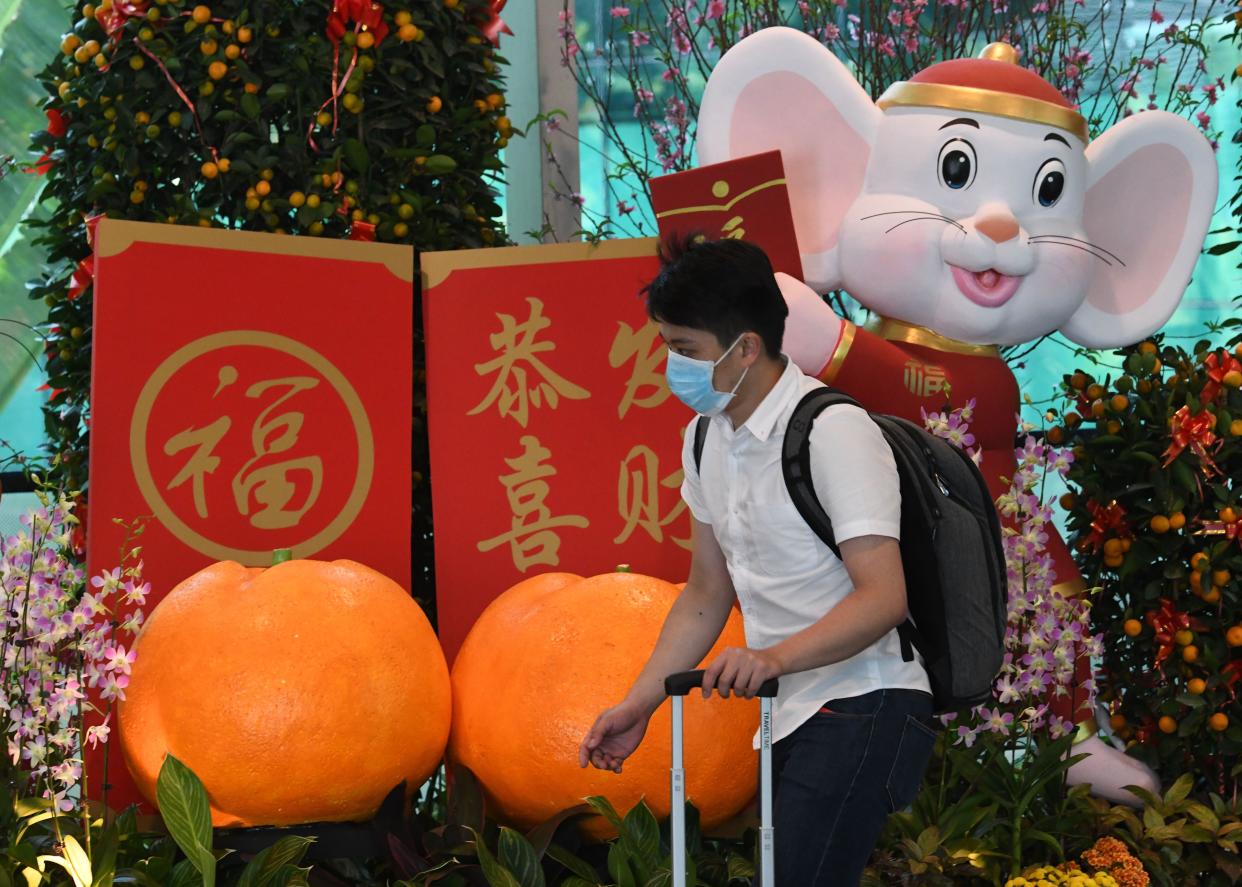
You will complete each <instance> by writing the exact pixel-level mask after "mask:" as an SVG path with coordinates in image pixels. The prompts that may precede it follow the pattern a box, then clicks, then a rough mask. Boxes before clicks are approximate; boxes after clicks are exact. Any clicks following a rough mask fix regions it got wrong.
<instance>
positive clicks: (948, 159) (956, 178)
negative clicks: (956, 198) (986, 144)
mask: <svg viewBox="0 0 1242 887" xmlns="http://www.w3.org/2000/svg"><path fill="white" fill-rule="evenodd" d="M976 166H977V163H976V161H975V149H974V148H973V147H972V146H971V144H970V142H968V141H966V140H965V139H953V140H952V141H950V142H946V143H945V145H944V147H943V148H941V149H940V160H939V162H938V169H937V172H938V173H939V175H940V182H941V184H943V185H945V186H946V187H949V188H952V189H953V190H954V191H960V190H961V189H962V188H969V187H970V184H971V182H973V181H974V180H975V167H976Z"/></svg>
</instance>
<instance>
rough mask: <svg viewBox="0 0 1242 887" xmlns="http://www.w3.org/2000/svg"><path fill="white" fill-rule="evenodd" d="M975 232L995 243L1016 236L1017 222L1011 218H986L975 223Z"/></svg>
mask: <svg viewBox="0 0 1242 887" xmlns="http://www.w3.org/2000/svg"><path fill="white" fill-rule="evenodd" d="M975 230H976V231H978V232H979V233H980V234H982V235H983V236H984V237H986V238H988V239H989V240H992V241H994V242H996V243H1004V242H1005V241H1006V240H1013V239H1014V238H1015V237H1017V236H1018V222H1017V220H1016V219H1015V218H1014V217H1013V216H988V217H987V218H985V219H980V220H979V221H977V222H975Z"/></svg>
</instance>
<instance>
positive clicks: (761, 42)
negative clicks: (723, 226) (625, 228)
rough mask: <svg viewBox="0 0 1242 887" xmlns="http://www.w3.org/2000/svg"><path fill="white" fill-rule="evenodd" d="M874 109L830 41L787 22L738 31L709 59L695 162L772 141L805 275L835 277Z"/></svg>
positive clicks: (816, 280)
mask: <svg viewBox="0 0 1242 887" xmlns="http://www.w3.org/2000/svg"><path fill="white" fill-rule="evenodd" d="M880 117H881V114H880V111H879V109H877V108H876V106H875V104H874V103H873V102H872V101H871V97H870V96H869V95H867V93H866V92H865V91H864V90H863V88H862V87H861V86H859V85H858V82H857V81H856V80H855V79H854V75H853V74H851V73H850V71H849V69H848V68H846V67H845V65H843V64H842V63H841V62H840V61H839V60H838V59H837V57H836V56H835V55H833V54H832V51H831V50H829V49H828V48H827V47H826V46H824V45H823V44H822V43H820V42H819V41H818V40H816V39H815V38H813V37H810V36H808V35H807V34H804V33H802V32H801V31H798V30H796V29H794V28H784V27H777V28H765V29H763V30H762V31H758V32H757V33H755V34H752V35H750V36H749V37H747V38H745V39H744V40H742V41H741V42H739V43H738V44H737V45H735V46H734V47H733V48H731V49H730V50H729V51H728V52H726V53H725V54H724V56H723V57H722V58H721V59H720V61H719V62H718V63H717V64H716V67H715V68H713V69H712V73H711V76H710V77H709V78H708V81H707V86H706V88H705V89H704V91H703V100H702V102H701V103H700V106H699V117H698V135H697V137H696V141H695V144H696V148H697V150H698V155H699V163H700V165H704V166H705V165H708V164H712V163H721V162H723V161H726V160H732V159H733V158H736V157H746V156H748V155H751V154H760V153H763V152H765V151H771V150H774V149H776V150H779V151H780V152H781V163H782V164H783V165H784V167H785V179H786V181H787V183H788V185H787V187H788V192H789V203H790V209H791V211H792V212H793V217H794V232H795V234H796V236H797V239H798V252H799V253H800V254H801V256H802V270H803V275H804V277H805V279H806V283H807V284H808V285H809V286H810V287H811V288H812V289H814V290H816V291H819V292H824V291H826V290H829V289H835V288H836V287H838V286H840V285H841V280H840V270H839V267H838V261H837V234H838V232H839V230H840V227H841V221H842V219H843V218H844V216H845V213H846V211H847V210H848V209H849V207H850V206H851V205H852V204H853V202H854V200H855V199H857V197H858V195H859V193H861V191H862V187H863V180H864V177H865V175H866V172H867V162H868V160H869V159H870V157H871V146H872V143H873V142H874V140H875V133H876V129H877V128H878V127H879V122H880Z"/></svg>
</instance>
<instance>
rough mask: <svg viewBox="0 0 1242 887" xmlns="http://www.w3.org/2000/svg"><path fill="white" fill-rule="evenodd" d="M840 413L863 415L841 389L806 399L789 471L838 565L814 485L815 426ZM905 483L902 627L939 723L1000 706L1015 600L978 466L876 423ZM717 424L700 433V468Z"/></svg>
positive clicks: (797, 501)
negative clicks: (826, 413) (844, 409)
mask: <svg viewBox="0 0 1242 887" xmlns="http://www.w3.org/2000/svg"><path fill="white" fill-rule="evenodd" d="M836 404H852V405H853V406H859V404H858V401H856V400H854V398H852V397H850V396H849V395H848V394H845V393H844V392H842V391H838V390H836V389H834V388H816V389H815V390H813V391H810V392H808V393H807V394H806V395H804V396H803V398H802V400H800V401H799V402H798V406H797V407H796V408H795V409H794V411H793V415H792V416H790V419H789V425H788V426H787V427H786V429H785V442H784V446H783V448H782V453H781V468H782V471H783V473H784V476H785V486H786V488H787V489H788V490H789V495H790V497H791V498H792V499H793V503H794V506H795V507H797V509H798V513H799V514H801V515H802V517H803V519H804V520H805V521H806V522H807V524H808V525H809V526H810V528H811V529H812V530H813V531H814V532H815V535H817V536H818V537H819V538H820V539H821V540H823V542H824V544H825V545H827V546H828V548H829V549H831V550H832V553H833V554H835V555H836V556H837V557H838V558H839V557H840V556H841V551H840V549H839V548H838V547H837V543H836V539H835V537H834V536H833V532H832V521H831V520H829V518H828V514H827V513H826V512H825V511H824V508H823V506H822V505H821V504H820V501H819V497H818V496H816V495H815V488H814V486H813V485H812V482H811V447H810V442H811V425H812V423H813V422H814V421H815V417H816V416H818V415H819V414H820V413H821V412H822V411H823V410H825V409H827V408H828V407H830V406H834V405H836ZM870 415H871V418H872V420H873V421H874V422H875V423H876V425H878V426H879V427H880V431H881V432H883V434H884V438H885V440H887V441H888V445H889V447H891V448H892V451H893V458H894V460H895V461H896V463H897V474H898V476H899V478H900V482H901V563H902V567H903V570H904V572H905V578H906V597H907V601H908V606H909V610H910V618H909V619H907V620H906V621H905V622H903V623H902V624H901V625H899V626H898V627H897V633H898V636H899V637H900V638H901V651H902V658H903V659H904V660H905V661H906V662H912V661H913V660H914V653H913V650H912V649H911V648H913V649H916V650H918V651H919V653H920V655H922V657H923V664H924V666H925V667H926V669H927V675H928V679H929V681H930V683H931V689H932V696H933V697H934V705H935V711H936V713H937V714H947V713H949V712H959V711H964V710H967V709H970V708H973V707H975V706H976V705H980V704H982V703H984V702H986V701H988V700H989V699H991V698H992V685H993V683H994V682H995V680H996V676H997V674H998V673H999V672H1000V667H1001V663H1002V660H1003V657H1004V645H1005V621H1006V618H1007V616H1008V603H1007V601H1008V594H1007V589H1008V586H1007V579H1006V569H1005V554H1004V548H1003V547H1002V545H1001V529H1000V519H999V517H998V516H997V513H996V507H995V505H994V504H993V502H992V497H991V494H990V493H989V492H988V488H987V484H986V483H985V482H984V479H983V474H982V473H981V472H980V471H979V468H978V466H976V465H975V463H974V462H972V461H971V459H970V457H969V456H967V455H966V454H965V453H964V452H962V451H961V450H960V449H958V448H957V447H955V446H953V445H952V444H950V443H948V442H947V441H945V440H942V439H940V438H938V437H936V436H935V435H933V434H931V433H930V432H928V431H927V430H926V429H924V428H922V427H920V426H918V425H916V424H915V423H913V422H910V421H907V420H906V419H901V418H898V417H896V416H888V415H882V414H870ZM709 427H710V421H709V420H708V419H707V417H700V418H699V421H698V422H697V424H696V425H695V430H694V464H695V468H696V469H697V468H698V466H699V463H700V461H701V460H702V456H703V444H704V442H705V441H706V439H707V430H708V428H709Z"/></svg>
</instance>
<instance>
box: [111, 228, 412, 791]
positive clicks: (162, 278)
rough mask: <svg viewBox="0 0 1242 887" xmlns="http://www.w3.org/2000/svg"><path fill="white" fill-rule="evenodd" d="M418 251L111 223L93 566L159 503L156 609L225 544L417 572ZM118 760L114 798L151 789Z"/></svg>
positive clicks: (247, 555)
mask: <svg viewBox="0 0 1242 887" xmlns="http://www.w3.org/2000/svg"><path fill="white" fill-rule="evenodd" d="M413 258H414V257H413V251H412V250H411V249H410V248H409V247H403V246H395V245H377V244H368V243H349V242H344V241H335V240H319V239H317V238H310V237H296V238H295V237H284V236H279V235H270V234H257V233H249V232H236V231H220V230H212V229H199V228H190V227H183V226H173V225H149V224H139V223H134V222H120V221H114V220H104V221H103V222H101V224H100V226H99V231H98V238H97V241H96V264H95V296H94V298H95V316H94V334H93V336H94V338H93V365H92V385H91V448H90V459H91V466H90V467H91V475H90V476H91V486H90V492H89V504H90V518H91V519H90V521H89V523H88V530H87V554H88V560H89V569H90V570H91V573H92V574H95V573H97V572H98V571H99V570H101V569H105V568H109V567H111V566H115V565H116V564H117V562H118V559H119V557H120V553H121V549H122V546H123V544H124V541H125V531H124V530H123V528H121V527H119V526H117V525H116V524H115V523H114V522H113V518H121V519H124V520H132V519H134V518H137V517H141V516H144V515H145V516H149V517H148V520H147V526H146V530H145V532H144V534H143V536H142V537H141V539H140V540H139V541H140V543H141V545H142V549H143V551H142V557H143V559H144V561H145V578H146V579H147V580H148V581H150V583H151V587H152V594H151V596H150V597H149V598H148V599H147V605H146V606H147V610H148V612H150V609H151V608H152V607H154V606H155V604H157V603H158V602H159V601H160V599H161V598H162V597H163V596H164V595H165V594H167V592H168V591H169V590H170V589H171V588H172V587H173V586H174V585H176V584H177V583H178V582H180V581H181V580H182V579H184V578H186V577H187V576H189V575H191V574H192V573H194V572H196V571H198V570H200V569H202V568H203V567H205V566H207V565H208V564H210V563H212V562H214V561H218V560H235V561H238V562H240V563H243V564H247V565H253V566H266V565H269V564H270V563H271V559H272V551H273V550H274V549H277V548H290V549H292V550H293V555H294V557H298V558H306V557H314V558H316V559H322V560H332V559H337V558H348V559H351V560H355V561H359V562H361V563H364V564H367V565H368V566H370V567H373V568H375V569H377V570H379V571H380V572H382V573H384V574H386V575H388V576H390V577H392V578H393V579H395V580H396V581H397V582H399V583H401V584H402V585H403V586H404V587H406V588H409V587H410V519H411V492H410V490H411V484H410V471H411V468H410V458H411V452H410V419H411V415H412V395H411V386H410V381H409V380H410V378H411V374H412V371H413V364H412V358H411V353H412V348H413V291H412V283H413ZM245 616H246V614H244V613H239V614H238V618H239V619H243V618H245ZM95 772H101V771H99V770H96V771H95ZM109 776H110V781H111V782H112V784H113V787H112V790H111V792H110V794H109V799H108V800H109V804H110V805H111V806H113V807H115V808H117V809H119V808H121V807H123V806H124V805H125V804H126V803H128V802H129V801H131V800H135V799H136V797H135V796H134V794H133V789H132V786H131V784H130V783H129V779H128V774H127V773H125V772H124V768H123V766H122V765H121V764H120V761H119V760H117V761H115V762H114V765H113V767H112V768H111V772H110V774H109Z"/></svg>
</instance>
